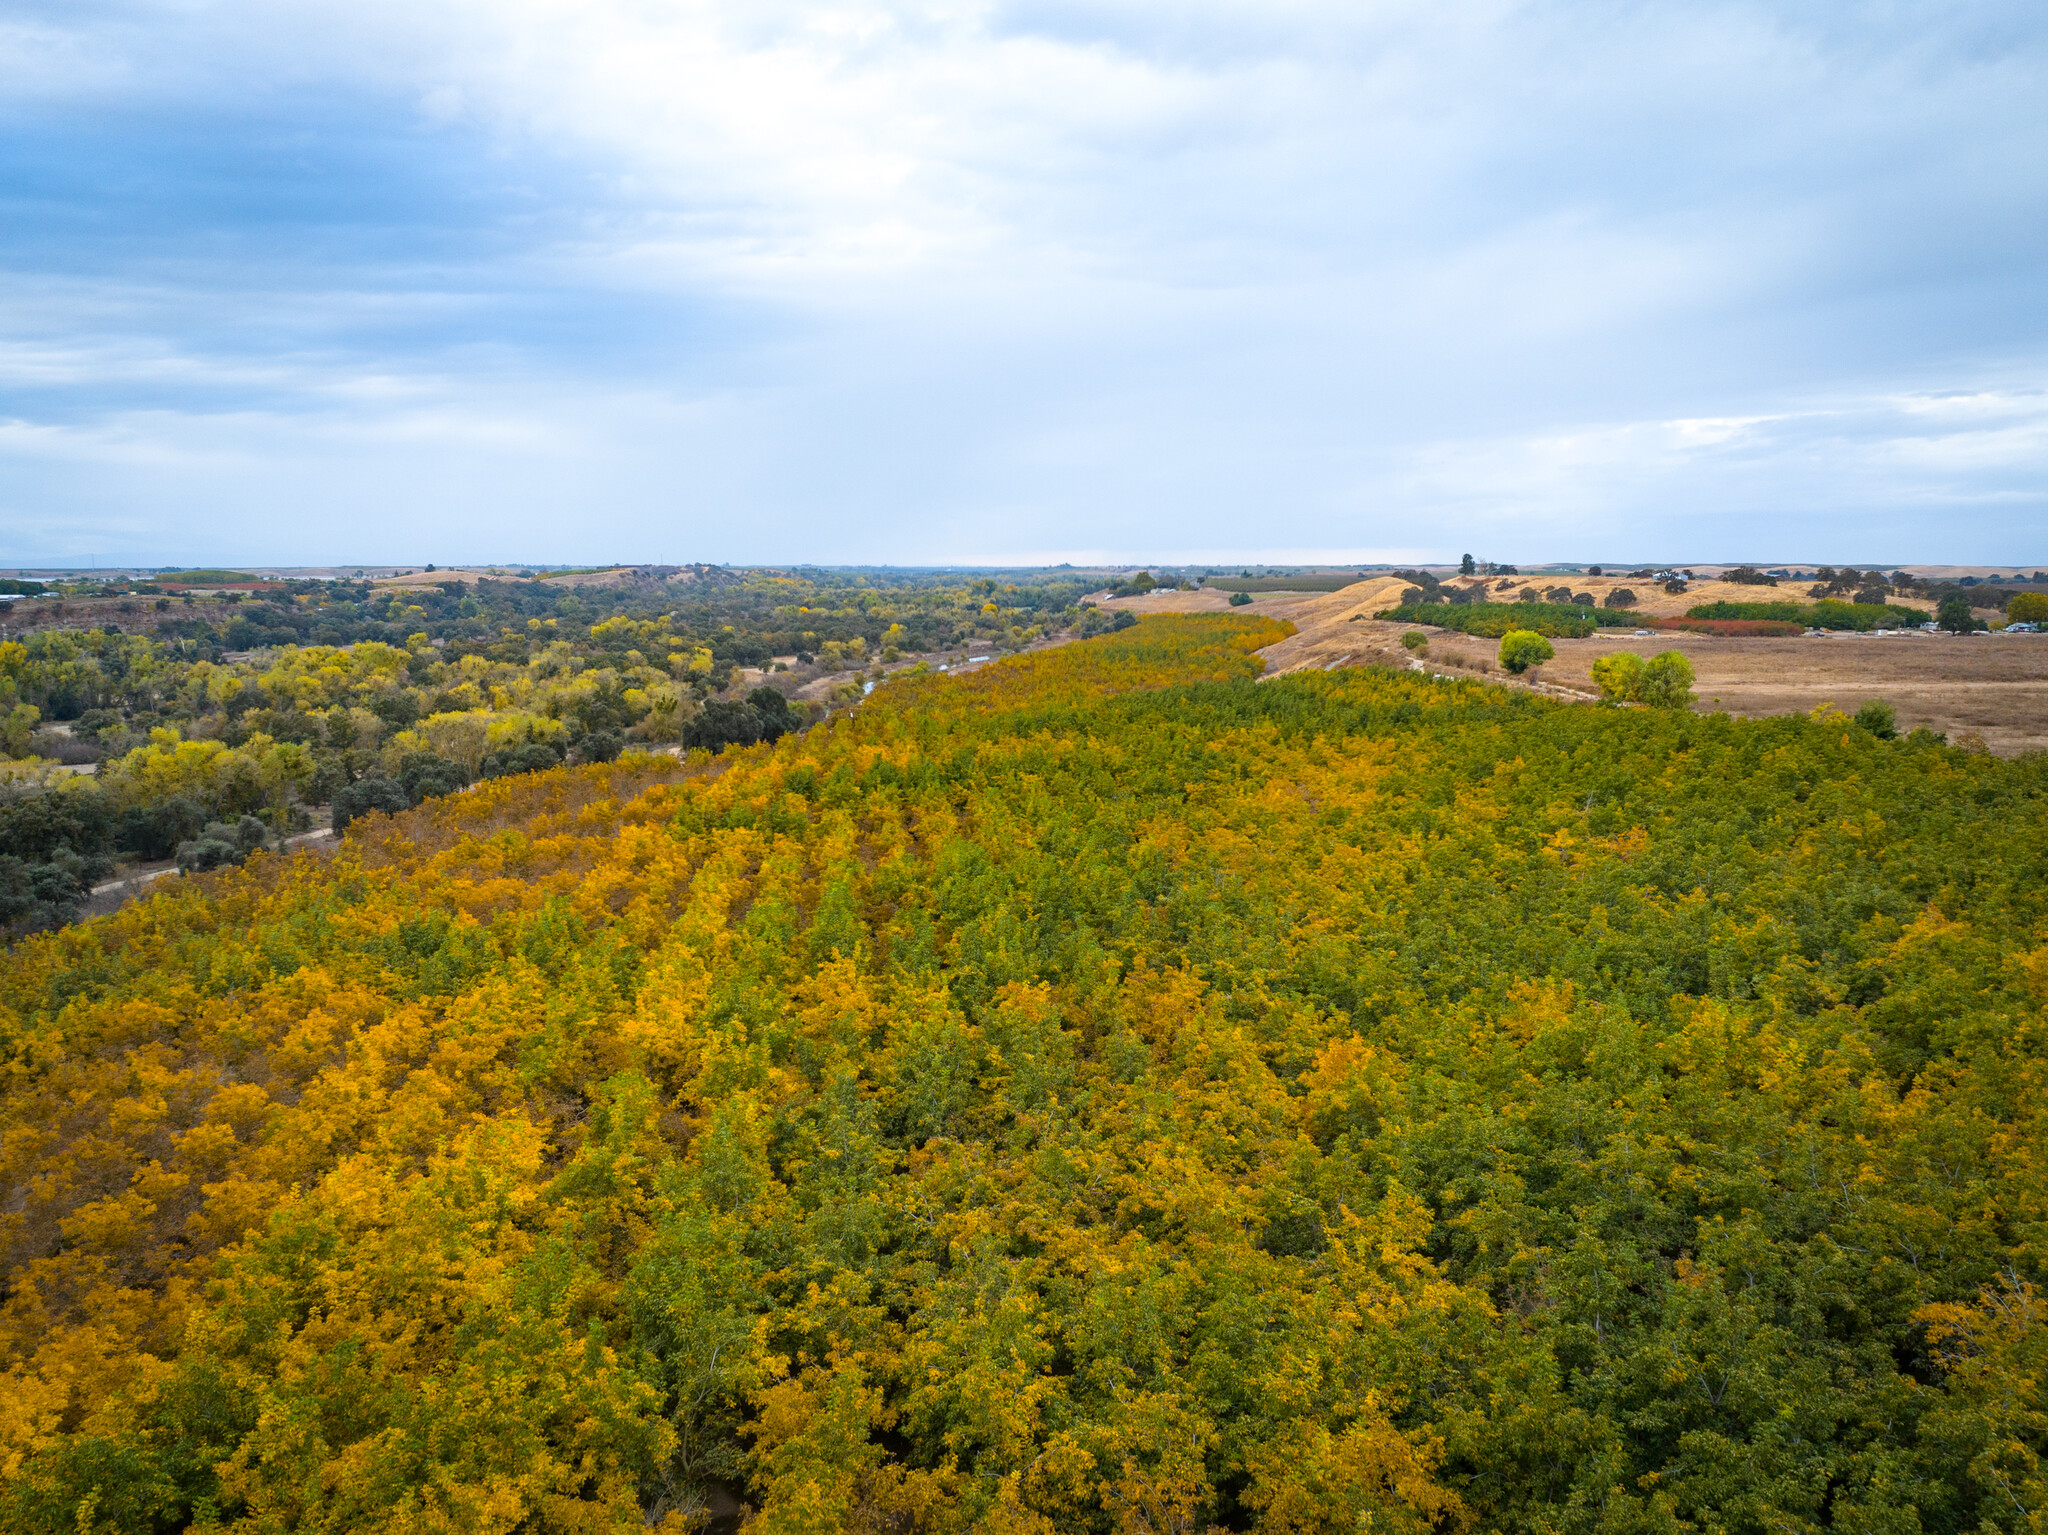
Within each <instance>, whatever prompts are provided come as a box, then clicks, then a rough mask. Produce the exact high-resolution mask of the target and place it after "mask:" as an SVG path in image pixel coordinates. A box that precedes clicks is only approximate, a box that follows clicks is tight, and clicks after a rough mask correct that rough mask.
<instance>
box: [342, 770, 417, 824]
mask: <svg viewBox="0 0 2048 1535" xmlns="http://www.w3.org/2000/svg"><path fill="white" fill-rule="evenodd" d="M411 808H412V796H411V795H409V794H407V793H406V792H405V785H403V784H401V783H400V782H399V781H398V780H397V779H395V778H384V777H377V778H361V779H358V780H357V781H356V782H354V783H352V784H347V785H345V786H343V787H342V788H340V789H337V790H335V792H334V830H335V833H336V834H337V835H339V834H340V833H342V832H345V831H347V830H348V825H349V822H351V821H353V820H355V819H356V817H357V816H364V815H368V814H369V813H370V812H371V811H373V810H381V811H383V812H384V813H385V814H386V815H397V814H398V812H399V811H401V810H410V809H411Z"/></svg>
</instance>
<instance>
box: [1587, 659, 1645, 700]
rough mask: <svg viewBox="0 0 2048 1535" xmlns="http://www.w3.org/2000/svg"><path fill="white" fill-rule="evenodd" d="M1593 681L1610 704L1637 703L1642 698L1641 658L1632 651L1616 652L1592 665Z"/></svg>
mask: <svg viewBox="0 0 2048 1535" xmlns="http://www.w3.org/2000/svg"><path fill="white" fill-rule="evenodd" d="M1593 681H1594V682H1596V683H1597V684H1599V687H1600V696H1601V697H1602V698H1603V699H1606V700H1608V701H1609V702H1611V703H1638V702H1640V701H1641V699H1642V696H1643V658H1642V657H1641V656H1639V655H1637V654H1636V653H1635V652H1634V651H1633V650H1617V651H1616V652H1615V653H1614V654H1613V655H1611V656H1602V657H1601V658H1600V659H1599V660H1597V661H1595V662H1594V663H1593Z"/></svg>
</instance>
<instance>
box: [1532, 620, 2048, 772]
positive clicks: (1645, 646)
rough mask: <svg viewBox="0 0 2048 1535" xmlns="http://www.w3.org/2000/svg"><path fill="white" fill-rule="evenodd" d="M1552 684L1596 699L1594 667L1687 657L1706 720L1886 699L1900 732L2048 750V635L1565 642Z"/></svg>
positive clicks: (2006, 752)
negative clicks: (1616, 658) (1617, 655)
mask: <svg viewBox="0 0 2048 1535" xmlns="http://www.w3.org/2000/svg"><path fill="white" fill-rule="evenodd" d="M1556 645H1557V659H1556V660H1554V661H1552V662H1551V663H1550V664H1549V665H1548V666H1546V667H1544V669H1543V674H1544V677H1545V679H1546V680H1547V681H1550V682H1553V683H1562V684H1564V685H1565V686H1568V687H1579V688H1584V689H1586V690H1588V691H1592V689H1593V682H1592V675H1591V672H1592V665H1593V662H1594V661H1595V660H1597V659H1598V658H1599V657H1601V656H1603V655H1606V654H1608V653H1609V652H1611V651H1615V650H1634V651H1636V652H1638V653H1639V654H1642V655H1653V654H1655V653H1656V652H1657V651H1660V650H1682V651H1684V652H1685V654H1686V656H1687V657H1688V658H1689V659H1690V660H1691V662H1692V665H1693V671H1694V674H1695V675H1696V677H1697V678H1698V681H1697V683H1696V685H1695V687H1694V690H1693V691H1694V695H1695V697H1696V698H1697V699H1698V706H1699V707H1700V708H1701V709H1704V710H1710V711H1712V710H1720V711H1725V712H1726V713H1729V714H1739V715H1747V716H1751V717H1754V716H1758V715H1765V714H1787V713H1791V712H1793V711H1795V710H1796V711H1806V710H1811V709H1815V708H1818V707H1820V706H1821V705H1823V704H1834V705H1836V706H1838V707H1840V708H1843V709H1847V710H1851V711H1853V710H1855V709H1856V708H1857V707H1858V706H1859V705H1860V704H1862V703H1864V702H1865V701H1866V700H1869V699H1873V698H1877V699H1883V700H1884V701H1885V702H1886V703H1888V704H1890V705H1891V706H1892V707H1893V708H1894V709H1895V710H1897V711H1898V717H1899V728H1900V729H1901V730H1912V729H1915V728H1917V727H1920V726H1925V727H1926V728H1927V729H1929V730H1938V731H1942V732H1945V733H1946V734H1947V735H1948V737H1949V738H1950V739H1951V740H1955V739H1958V738H1959V737H1961V736H1964V735H1967V734H1969V733H1971V732H1975V733H1976V734H1978V735H1980V736H1982V737H1983V739H1984V742H1985V744H1986V745H1987V746H1989V747H1990V748H1991V750H1993V751H1994V752H1997V753H1998V754H1999V755H2001V756H2014V755H2017V754H2018V753H2020V752H2023V751H2041V750H2043V749H2048V635H2042V634H2030V635H2019V634H2016V635H2011V636H2005V635H1988V634H1977V635H1967V636H1960V637H1958V636H1953V635H1946V634H1937V635H1931V636H1921V635H1908V634H1897V635H1886V636H1878V635H1871V634H1835V635H1829V636H1828V637H1826V638H1824V639H1808V638H1805V637H1801V638H1797V639H1737V638H1734V637H1731V636H1728V635H1720V634H1659V635H1655V636H1653V637H1651V638H1649V639H1635V638H1633V637H1625V636H1609V635H1605V634H1603V635H1598V636H1596V637H1594V638H1592V639H1586V640H1558V641H1556Z"/></svg>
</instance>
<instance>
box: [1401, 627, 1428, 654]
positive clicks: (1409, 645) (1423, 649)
mask: <svg viewBox="0 0 2048 1535" xmlns="http://www.w3.org/2000/svg"><path fill="white" fill-rule="evenodd" d="M1401 648H1402V649H1403V650H1412V651H1414V652H1415V653H1416V654H1417V655H1424V654H1426V653H1427V652H1428V650H1429V636H1428V635H1426V634H1424V633H1423V632H1422V631H1421V630H1420V629H1410V630H1409V631H1408V632H1407V633H1406V634H1404V635H1402V636H1401Z"/></svg>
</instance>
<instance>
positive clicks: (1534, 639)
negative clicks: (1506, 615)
mask: <svg viewBox="0 0 2048 1535" xmlns="http://www.w3.org/2000/svg"><path fill="white" fill-rule="evenodd" d="M1556 654H1557V647H1556V646H1554V645H1552V644H1551V643H1550V641H1548V640H1546V639H1545V638H1544V637H1543V636H1542V635H1540V634H1538V633H1536V631H1535V630H1533V629H1510V630H1509V631H1508V632H1507V633H1506V634H1504V635H1502V636H1501V640H1500V664H1501V665H1502V666H1505V667H1506V668H1507V669H1508V670H1509V671H1511V672H1514V673H1515V674H1517V675H1520V674H1521V673H1523V672H1526V671H1527V670H1528V669H1529V668H1530V667H1532V666H1541V665H1542V664H1543V663H1544V662H1545V661H1548V660H1549V659H1550V658H1551V657H1552V656H1554V655H1556Z"/></svg>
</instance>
